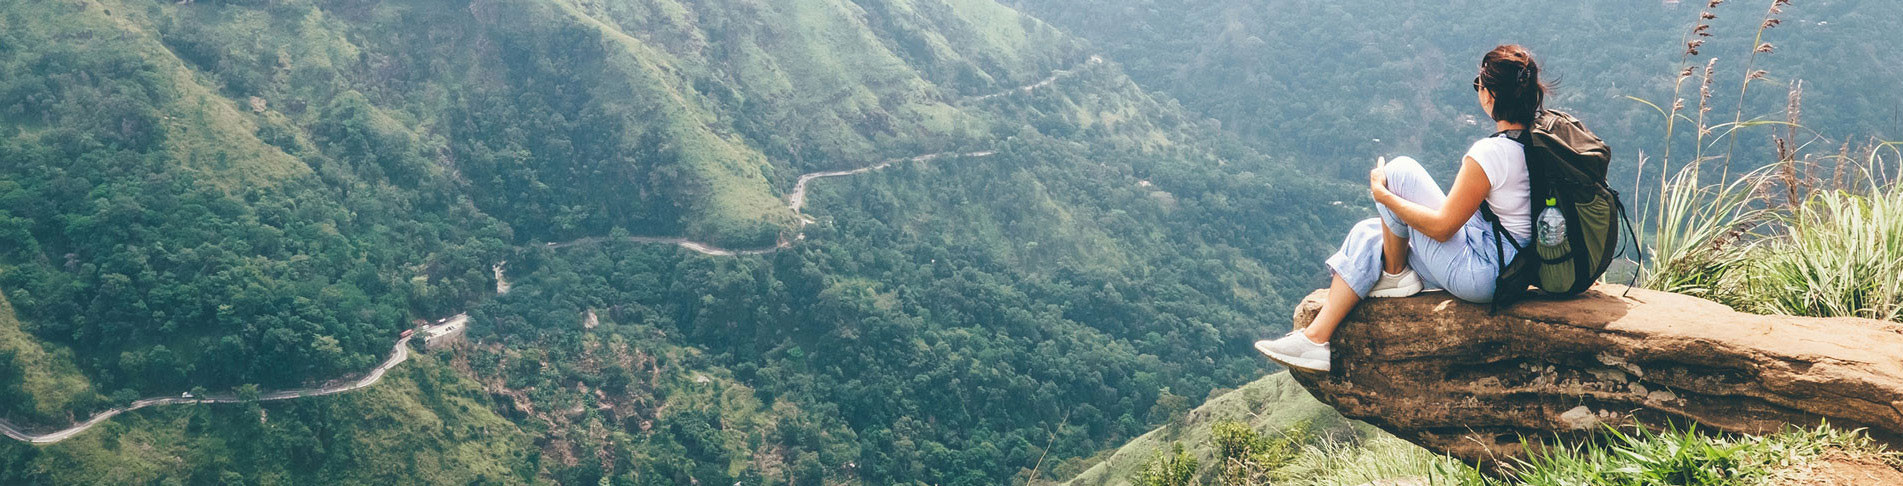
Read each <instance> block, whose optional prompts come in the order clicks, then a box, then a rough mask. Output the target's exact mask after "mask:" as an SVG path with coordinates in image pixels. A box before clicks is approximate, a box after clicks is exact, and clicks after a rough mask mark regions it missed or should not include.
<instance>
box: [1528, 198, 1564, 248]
mask: <svg viewBox="0 0 1903 486" xmlns="http://www.w3.org/2000/svg"><path fill="white" fill-rule="evenodd" d="M1558 205H1559V201H1558V200H1557V199H1554V198H1547V199H1546V209H1542V210H1540V218H1539V219H1538V223H1537V224H1538V226H1537V227H1536V228H1534V229H1535V231H1534V233H1535V234H1536V235H1538V236H1539V240H1540V246H1547V247H1556V246H1559V245H1560V244H1562V243H1565V242H1566V215H1564V214H1560V212H1559V208H1558V207H1555V206H1558Z"/></svg>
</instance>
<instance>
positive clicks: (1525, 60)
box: [1476, 44, 1547, 124]
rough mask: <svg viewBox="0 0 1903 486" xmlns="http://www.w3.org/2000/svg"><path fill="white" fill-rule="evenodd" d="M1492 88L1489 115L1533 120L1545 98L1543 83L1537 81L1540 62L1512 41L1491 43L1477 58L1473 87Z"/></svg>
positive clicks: (1497, 118)
mask: <svg viewBox="0 0 1903 486" xmlns="http://www.w3.org/2000/svg"><path fill="white" fill-rule="evenodd" d="M1482 87H1484V88H1487V91H1491V92H1493V113H1489V115H1492V116H1493V119H1495V120H1500V121H1506V122H1513V123H1527V124H1530V123H1533V116H1534V115H1535V114H1538V113H1539V111H1540V108H1541V106H1542V105H1543V104H1544V103H1545V102H1546V90H1547V85H1546V84H1544V83H1541V82H1540V63H1539V62H1537V61H1534V60H1533V53H1531V52H1527V51H1526V48H1524V47H1520V46H1519V45H1515V44H1508V45H1503V46H1500V47H1495V48H1493V50H1491V51H1487V55H1486V56H1483V57H1481V58H1480V79H1479V85H1478V86H1476V88H1482Z"/></svg>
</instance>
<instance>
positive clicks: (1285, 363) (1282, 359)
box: [1255, 346, 1328, 373]
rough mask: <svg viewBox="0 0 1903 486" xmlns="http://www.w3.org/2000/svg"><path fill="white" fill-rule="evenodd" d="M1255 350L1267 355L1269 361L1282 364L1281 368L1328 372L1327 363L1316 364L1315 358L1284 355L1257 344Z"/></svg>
mask: <svg viewBox="0 0 1903 486" xmlns="http://www.w3.org/2000/svg"><path fill="white" fill-rule="evenodd" d="M1255 352H1257V353H1262V355H1263V356H1267V357H1268V358H1269V361H1274V362H1275V364H1279V365H1282V367H1283V368H1288V369H1292V370H1302V371H1307V372H1312V373H1327V372H1328V363H1320V364H1317V363H1316V362H1315V360H1312V359H1302V358H1295V357H1288V356H1284V355H1282V354H1281V353H1277V352H1274V351H1269V350H1266V349H1262V347H1261V346H1257V347H1256V348H1255Z"/></svg>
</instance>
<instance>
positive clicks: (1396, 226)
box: [1328, 157, 1514, 303]
mask: <svg viewBox="0 0 1903 486" xmlns="http://www.w3.org/2000/svg"><path fill="white" fill-rule="evenodd" d="M1383 172H1385V173H1386V174H1387V176H1388V190H1389V191H1392V192H1394V195H1396V196H1400V197H1401V199H1406V200H1408V201H1413V202H1414V203H1416V204H1420V205H1422V206H1427V207H1428V208H1430V209H1439V208H1440V206H1441V204H1444V203H1445V202H1446V201H1447V193H1446V192H1443V191H1441V189H1440V185H1439V184H1436V183H1434V178H1433V177H1432V176H1429V175H1428V174H1427V170H1426V169H1422V168H1421V164H1420V162H1415V161H1414V159H1411V158H1407V157H1401V158H1397V159H1394V160H1390V161H1388V165H1387V168H1386V169H1384V170H1383ZM1375 212H1378V213H1380V214H1381V217H1380V218H1378V219H1377V218H1368V219H1365V220H1362V221H1361V222H1359V223H1355V227H1354V229H1352V230H1349V231H1348V238H1347V239H1346V240H1344V241H1342V243H1341V250H1340V251H1337V252H1335V254H1334V256H1330V257H1328V268H1329V269H1331V270H1334V272H1335V275H1339V276H1341V279H1342V280H1343V281H1346V282H1348V287H1350V288H1353V289H1354V291H1355V295H1356V296H1359V297H1362V298H1366V297H1367V296H1368V290H1369V289H1371V288H1373V287H1374V282H1375V280H1377V279H1379V278H1380V277H1381V233H1382V231H1381V222H1382V221H1384V220H1385V221H1387V224H1388V229H1389V230H1390V231H1393V232H1394V234H1395V235H1397V236H1400V237H1401V238H1404V239H1406V240H1407V246H1408V250H1409V251H1408V253H1407V254H1408V256H1407V266H1408V268H1412V269H1414V273H1415V274H1416V275H1419V276H1420V278H1421V284H1422V285H1424V286H1426V288H1430V289H1431V288H1439V289H1443V290H1446V291H1447V293H1450V294H1453V295H1454V297H1457V298H1459V299H1460V300H1465V301H1468V302H1477V303H1487V302H1492V301H1493V279H1494V277H1498V276H1499V275H1500V265H1499V260H1498V259H1496V258H1495V257H1494V249H1493V248H1494V247H1493V227H1492V226H1493V225H1491V224H1488V223H1487V221H1486V220H1485V219H1482V218H1481V217H1480V213H1479V212H1478V211H1475V212H1474V215H1473V217H1471V218H1468V219H1467V222H1466V223H1465V224H1462V225H1461V226H1460V230H1459V231H1458V232H1455V233H1454V236H1453V237H1452V238H1448V239H1447V241H1436V240H1435V239H1433V238H1431V237H1428V236H1427V235H1425V234H1422V233H1421V232H1419V231H1415V230H1414V228H1410V227H1408V226H1407V224H1406V223H1402V222H1401V218H1399V217H1396V216H1395V215H1394V212H1393V211H1390V210H1388V208H1387V206H1385V205H1382V204H1379V203H1376V204H1375ZM1509 238H1511V236H1509ZM1501 248H1502V250H1503V251H1505V252H1506V260H1507V261H1512V260H1513V254H1514V250H1513V245H1512V243H1511V242H1507V241H1504V240H1502V241H1501Z"/></svg>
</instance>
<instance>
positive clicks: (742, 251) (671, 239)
mask: <svg viewBox="0 0 1903 486" xmlns="http://www.w3.org/2000/svg"><path fill="white" fill-rule="evenodd" d="M997 153H998V152H997V151H994V150H984V151H978V152H938V153H930V154H925V155H918V156H913V157H906V158H902V159H890V160H886V161H884V162H879V163H877V164H872V165H868V166H865V167H860V168H857V169H852V170H835V171H823V172H812V173H807V174H802V175H800V177H799V180H798V181H796V182H794V183H793V192H792V193H790V194H787V197H786V208H787V209H789V210H792V211H793V214H794V215H795V216H798V217H799V220H800V227H801V228H805V227H806V225H808V224H812V223H813V220H812V219H811V218H807V217H806V215H805V214H804V213H802V212H800V210H802V209H805V207H806V187H807V184H808V183H810V182H812V181H814V180H817V179H821V178H825V177H842V176H849V175H854V174H863V173H866V172H871V171H875V170H879V169H884V168H886V167H891V166H892V165H893V164H898V163H901V162H926V161H931V160H937V159H941V158H946V157H990V156H992V155H997ZM802 239H806V235H805V234H804V233H795V234H794V236H793V238H790V239H785V240H781V241H780V242H779V243H775V244H774V245H773V246H764V247H759V248H721V247H718V246H714V245H711V244H707V243H702V242H698V241H694V240H689V239H687V238H682V237H678V236H624V237H620V238H615V237H608V236H590V237H586V238H577V239H573V240H568V241H563V242H558V243H544V244H542V246H543V247H545V248H568V247H573V246H581V245H593V244H597V243H601V242H605V241H630V242H634V243H655V244H662V245H678V246H680V247H681V248H686V249H689V250H693V251H695V252H699V253H702V254H706V255H713V256H741V255H764V254H767V253H773V252H776V251H780V250H784V249H786V248H789V247H792V246H793V242H794V241H798V240H802ZM496 276H497V282H501V281H502V280H501V276H502V266H501V264H497V266H496ZM506 288H508V287H506V286H498V287H497V289H498V290H501V289H506ZM498 293H500V292H498Z"/></svg>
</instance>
